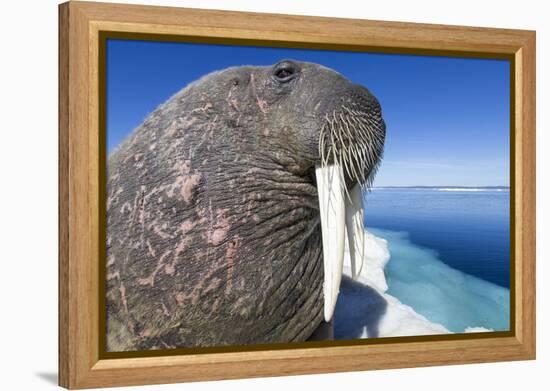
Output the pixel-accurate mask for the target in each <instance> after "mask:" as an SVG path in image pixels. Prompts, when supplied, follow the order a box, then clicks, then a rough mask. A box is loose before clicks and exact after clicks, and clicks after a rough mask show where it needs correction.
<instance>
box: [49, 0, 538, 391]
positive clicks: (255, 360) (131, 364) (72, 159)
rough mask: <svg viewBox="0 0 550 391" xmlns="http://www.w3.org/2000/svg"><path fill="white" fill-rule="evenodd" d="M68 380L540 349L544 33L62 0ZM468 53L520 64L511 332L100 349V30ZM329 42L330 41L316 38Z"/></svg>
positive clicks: (267, 372)
mask: <svg viewBox="0 0 550 391" xmlns="http://www.w3.org/2000/svg"><path fill="white" fill-rule="evenodd" d="M59 21H60V22H59V83H60V84H59V383H60V385H62V386H64V387H67V388H72V389H74V388H89V387H102V386H121V385H138V384H157V383H173V382H184V381H196V380H214V379H233V378H242V377H260V376H281V375H291V374H292V375H295V374H306V373H323V372H339V371H356V370H370V369H382V368H400V367H414V366H430V365H444V364H464V363H477V362H490V361H506V360H523V359H533V358H534V357H535V33H534V32H532V31H521V30H507V29H488V28H479V27H461V26H444V25H430V24H415V23H395V22H380V21H367V20H351V19H334V18H319V17H303V16H291V15H273V14H256V13H240V12H226V11H206V10H196V9H182V8H171V7H148V6H136V5H121V4H104V3H86V2H69V3H65V4H62V5H60V7H59ZM100 31H113V32H129V33H146V34H169V35H171V36H185V37H188V38H191V39H192V38H193V37H195V38H197V39H199V38H204V37H207V38H216V39H232V40H239V42H240V43H243V42H245V43H246V41H249V42H258V41H262V42H264V44H267V45H269V44H273V45H288V46H310V47H321V46H323V47H327V46H329V47H331V48H335V47H336V48H341V49H347V50H377V51H385V52H397V53H423V54H444V53H451V52H452V53H451V54H452V55H464V56H472V55H474V56H481V57H482V56H499V55H504V56H509V57H508V58H510V59H512V60H513V61H512V64H513V65H514V69H513V72H514V77H513V79H514V84H515V88H514V89H513V91H514V92H515V93H514V95H513V97H512V98H513V107H515V111H514V112H513V125H514V132H513V134H514V137H515V138H514V140H513V141H514V142H513V145H514V146H515V148H514V154H513V157H514V160H513V161H511V163H513V177H514V178H515V181H514V185H515V188H514V189H511V190H513V192H514V193H513V194H514V196H515V204H514V208H513V209H514V220H515V225H514V231H513V232H512V234H513V236H514V237H515V241H514V242H515V246H514V254H513V255H514V256H513V262H514V264H513V270H514V273H513V276H514V278H515V280H514V284H513V289H512V292H513V295H514V297H513V304H514V307H515V312H514V314H515V315H514V316H515V319H514V322H513V323H514V326H515V329H514V330H513V332H512V333H510V335H509V336H504V337H490V336H487V337H483V336H481V337H479V338H464V339H457V338H454V339H452V340H434V341H430V342H419V341H411V340H409V341H401V340H399V341H397V340H391V339H390V340H388V342H387V343H376V344H367V345H365V344H361V345H356V346H330V347H313V348H306V347H304V348H297V349H272V350H259V351H239V352H230V353H200V354H187V355H174V356H164V357H142V358H120V359H100V354H99V338H100V335H99V334H100V333H99V329H98V320H99V313H100V311H99V300H98V298H99V282H100V281H99V277H98V275H99V261H100V259H101V257H100V248H101V247H100V245H99V244H100V243H99V240H100V235H99V232H100V230H99V228H100V219H99V217H98V216H99V211H100V209H101V208H100V206H101V205H100V202H101V200H102V198H101V197H100V196H99V194H98V193H99V189H101V183H100V182H99V178H100V177H101V175H100V171H101V167H102V165H101V164H100V161H99V159H100V156H101V154H100V142H99V139H100V138H99V130H100V123H99V118H100V116H99V107H100V106H99V90H98V85H99V84H98V83H99V80H98V45H99V32H100ZM317 45H319V46H317Z"/></svg>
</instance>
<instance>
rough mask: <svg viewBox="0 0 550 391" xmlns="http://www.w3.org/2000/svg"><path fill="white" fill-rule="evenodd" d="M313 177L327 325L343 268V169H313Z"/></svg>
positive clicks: (332, 166) (327, 167) (333, 167)
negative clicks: (315, 191) (317, 197)
mask: <svg viewBox="0 0 550 391" xmlns="http://www.w3.org/2000/svg"><path fill="white" fill-rule="evenodd" d="M315 176H316V179H317V191H318V192H319V212H320V214H321V234H322V239H323V265H324V272H325V280H324V284H323V292H324V301H325V305H324V314H325V321H326V322H329V321H330V320H331V319H332V316H333V314H334V308H335V307H336V300H337V299H338V292H339V291H340V281H341V280H342V270H343V266H344V240H345V239H344V238H345V220H346V219H345V202H344V186H345V185H344V183H343V171H342V167H341V166H340V165H339V164H331V165H327V166H320V167H316V168H315Z"/></svg>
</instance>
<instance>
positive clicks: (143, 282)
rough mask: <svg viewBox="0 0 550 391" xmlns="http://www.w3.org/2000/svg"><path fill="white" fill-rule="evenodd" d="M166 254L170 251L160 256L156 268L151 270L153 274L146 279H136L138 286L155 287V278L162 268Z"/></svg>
mask: <svg viewBox="0 0 550 391" xmlns="http://www.w3.org/2000/svg"><path fill="white" fill-rule="evenodd" d="M168 254H170V250H168V251H166V252H165V253H164V254H162V256H161V257H160V258H159V260H158V263H157V267H155V270H153V272H152V273H151V274H150V275H149V276H148V277H145V278H138V279H137V282H138V284H139V285H150V286H151V287H153V286H155V276H156V275H157V273H158V272H159V270H160V269H161V268H162V267H163V266H164V259H165V258H166V257H167V256H168Z"/></svg>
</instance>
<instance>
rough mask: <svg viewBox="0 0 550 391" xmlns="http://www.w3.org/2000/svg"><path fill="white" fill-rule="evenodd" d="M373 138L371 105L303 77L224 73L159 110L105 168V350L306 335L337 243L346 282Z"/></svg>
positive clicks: (325, 77)
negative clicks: (116, 331) (111, 338)
mask: <svg viewBox="0 0 550 391" xmlns="http://www.w3.org/2000/svg"><path fill="white" fill-rule="evenodd" d="M384 138H385V124H384V121H383V119H382V113H381V108H380V104H379V103H378V101H377V99H376V98H375V97H374V96H373V95H372V94H371V93H370V92H369V91H368V90H367V89H366V88H365V87H362V86H359V85H356V84H353V83H351V82H350V81H348V80H347V79H346V78H344V77H343V76H342V75H341V74H339V73H337V72H335V71H333V70H331V69H328V68H326V67H323V66H320V65H318V64H313V63H306V62H298V61H292V60H284V61H281V62H279V63H277V64H275V65H273V66H267V67H253V66H242V67H235V68H229V69H226V70H223V71H220V72H216V73H213V74H210V75H207V76H205V77H203V78H202V79H200V80H198V81H196V82H194V83H192V84H191V85H189V86H188V87H186V88H184V89H183V90H182V91H180V92H179V93H177V94H176V95H174V96H173V97H172V98H170V99H169V100H168V101H167V102H166V103H165V104H163V105H161V106H160V107H159V108H158V109H157V110H156V111H155V112H153V113H152V114H151V115H150V116H149V117H148V118H147V119H146V120H145V121H144V123H143V124H142V125H141V126H140V127H138V128H137V129H136V130H135V131H134V133H133V134H132V135H131V136H130V137H129V138H128V139H127V140H126V141H125V142H124V143H123V144H122V145H121V146H120V147H119V148H117V150H115V151H113V153H112V154H111V155H110V157H109V163H108V169H109V182H108V193H109V197H108V233H107V234H108V248H107V250H108V257H109V263H108V266H109V268H110V269H109V270H108V273H110V274H109V275H116V279H113V280H112V283H111V284H110V286H109V293H108V298H109V300H108V304H109V306H110V307H109V308H111V310H110V311H111V313H112V314H117V315H116V316H115V315H112V316H110V315H109V314H108V318H109V316H110V318H109V319H113V322H111V323H109V322H108V329H109V327H111V329H113V328H115V327H117V328H118V327H119V323H122V324H123V327H124V328H125V329H127V330H129V332H128V333H127V334H129V336H126V337H120V336H119V337H116V339H117V342H113V343H112V344H111V345H110V346H111V348H113V349H114V348H115V347H116V346H118V347H116V349H118V350H126V349H128V346H130V345H131V346H134V347H135V346H138V345H139V346H141V348H148V347H149V348H151V347H157V348H158V347H159V346H165V347H177V346H207V345H209V346H211V345H224V344H246V343H262V342H290V341H298V340H304V339H306V338H307V337H309V336H310V335H311V333H312V332H313V330H314V329H315V328H316V327H317V325H318V324H319V322H320V321H321V320H322V319H323V318H324V319H325V320H327V321H328V320H330V319H331V318H332V315H333V311H334V307H335V305H336V299H337V296H338V290H339V285H340V280H341V276H342V265H343V258H344V247H345V240H346V236H347V240H348V243H349V249H350V255H351V260H352V271H353V273H354V274H358V273H359V270H360V268H361V264H362V260H363V255H364V229H363V208H362V197H361V189H366V188H368V187H369V186H370V184H371V183H372V180H373V177H374V175H375V173H376V169H377V166H378V164H379V162H380V159H381V157H382V152H383V145H384ZM115 237H116V240H115ZM121 259H123V260H125V261H120V260H121ZM129 259H131V260H135V261H128V260H129ZM119 262H122V263H120V264H119ZM323 269H324V272H323ZM323 276H324V277H323ZM108 279H109V278H108ZM147 297H154V298H155V300H154V303H151V302H149V301H147ZM323 298H324V300H322V299H323ZM121 303H122V304H121ZM159 303H161V304H162V308H161V309H159V308H158V306H159V305H160V304H159ZM131 306H133V307H136V308H138V309H136V310H134V311H133V313H132V311H130V310H129V308H130V307H131ZM121 313H125V314H127V315H124V316H122V317H121V316H120V314H121ZM115 318H116V323H115V321H114V319H115ZM126 318H128V319H126ZM124 319H126V320H124ZM124 324H127V325H126V326H125V325H124ZM110 325H112V326H110ZM143 335H146V337H143ZM124 338H126V339H127V340H132V342H131V343H130V342H125V341H122V339H124ZM121 341H122V342H121ZM159 341H160V342H159ZM160 344H162V345H160Z"/></svg>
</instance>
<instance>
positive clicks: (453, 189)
mask: <svg viewBox="0 0 550 391" xmlns="http://www.w3.org/2000/svg"><path fill="white" fill-rule="evenodd" d="M435 190H437V191H474V192H475V191H478V192H479V191H509V189H500V188H497V189H493V188H486V187H479V188H472V187H468V188H466V187H442V188H439V189H435Z"/></svg>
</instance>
